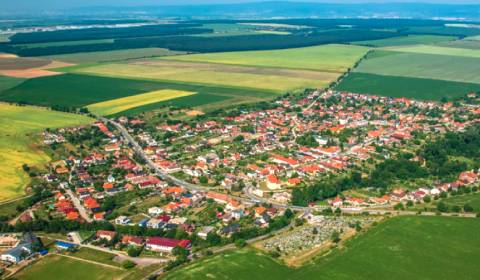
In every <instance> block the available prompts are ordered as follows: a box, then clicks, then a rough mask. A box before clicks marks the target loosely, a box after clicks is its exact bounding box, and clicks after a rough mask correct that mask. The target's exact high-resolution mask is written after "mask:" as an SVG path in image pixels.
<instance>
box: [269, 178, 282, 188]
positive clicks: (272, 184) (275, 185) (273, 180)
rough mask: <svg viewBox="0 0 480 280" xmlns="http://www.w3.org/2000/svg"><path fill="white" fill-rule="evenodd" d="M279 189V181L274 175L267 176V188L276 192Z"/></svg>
mask: <svg viewBox="0 0 480 280" xmlns="http://www.w3.org/2000/svg"><path fill="white" fill-rule="evenodd" d="M281 187H282V186H281V183H280V180H279V179H278V178H277V176H275V174H270V175H268V176H267V188H269V189H271V190H278V189H280V188H281Z"/></svg>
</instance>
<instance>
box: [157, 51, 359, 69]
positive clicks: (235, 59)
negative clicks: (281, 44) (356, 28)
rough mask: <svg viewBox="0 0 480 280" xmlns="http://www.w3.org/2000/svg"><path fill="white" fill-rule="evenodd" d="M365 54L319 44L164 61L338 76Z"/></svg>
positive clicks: (194, 55)
mask: <svg viewBox="0 0 480 280" xmlns="http://www.w3.org/2000/svg"><path fill="white" fill-rule="evenodd" d="M367 51H368V48H365V47H361V46H349V45H322V46H314V47H306V48H295V49H285V50H272V51H243V52H225V53H210V54H192V55H183V56H175V57H165V58H163V59H171V60H181V61H193V62H210V63H221V64H233V65H246V66H256V67H273V68H275V67H277V68H290V69H306V70H315V71H326V72H337V73H341V72H345V71H346V70H347V69H348V68H350V67H351V66H352V65H353V64H355V62H357V61H358V60H359V59H360V58H361V57H362V56H363V55H365V54H366V53H367Z"/></svg>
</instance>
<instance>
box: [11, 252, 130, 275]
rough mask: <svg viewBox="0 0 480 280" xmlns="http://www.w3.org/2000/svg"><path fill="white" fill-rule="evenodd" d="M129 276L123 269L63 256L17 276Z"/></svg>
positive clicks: (46, 260)
mask: <svg viewBox="0 0 480 280" xmlns="http://www.w3.org/2000/svg"><path fill="white" fill-rule="evenodd" d="M126 274H127V272H126V271H124V270H121V269H114V268H110V267H105V266H100V265H96V264H94V263H88V262H83V261H78V260H74V259H70V258H67V257H62V256H54V255H52V256H47V257H45V258H42V259H41V260H39V261H38V262H36V263H35V264H34V265H32V266H29V267H27V268H25V269H24V270H22V271H21V272H20V273H18V274H16V275H15V276H14V277H13V278H12V279H18V280H34V279H35V280H50V279H56V280H81V279H96V280H112V279H122V277H124V276H125V275H126Z"/></svg>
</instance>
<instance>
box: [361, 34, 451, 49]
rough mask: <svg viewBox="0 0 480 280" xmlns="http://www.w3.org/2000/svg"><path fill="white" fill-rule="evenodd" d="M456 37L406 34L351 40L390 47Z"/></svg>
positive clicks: (446, 40) (443, 40)
mask: <svg viewBox="0 0 480 280" xmlns="http://www.w3.org/2000/svg"><path fill="white" fill-rule="evenodd" d="M456 38H457V37H453V36H439V35H408V36H402V37H393V38H388V39H380V40H370V41H359V42H352V44H355V45H362V46H372V47H391V46H404V45H417V44H438V43H443V42H449V41H452V40H455V39H456Z"/></svg>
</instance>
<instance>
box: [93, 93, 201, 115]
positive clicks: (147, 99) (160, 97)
mask: <svg viewBox="0 0 480 280" xmlns="http://www.w3.org/2000/svg"><path fill="white" fill-rule="evenodd" d="M194 94H196V93H194V92H188V91H178V90H157V91H152V92H149V93H144V94H137V95H133V96H128V97H123V98H118V99H113V100H109V101H103V102H99V103H95V104H91V105H88V106H87V108H88V109H89V110H90V112H92V113H94V114H97V115H101V116H107V115H113V114H116V113H119V112H123V111H127V110H129V109H133V108H137V107H142V106H145V105H148V104H152V103H158V102H162V101H167V100H171V99H175V98H179V97H185V96H190V95H194Z"/></svg>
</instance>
